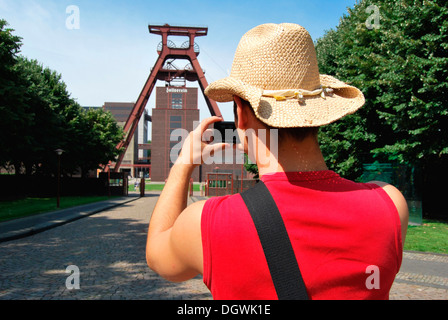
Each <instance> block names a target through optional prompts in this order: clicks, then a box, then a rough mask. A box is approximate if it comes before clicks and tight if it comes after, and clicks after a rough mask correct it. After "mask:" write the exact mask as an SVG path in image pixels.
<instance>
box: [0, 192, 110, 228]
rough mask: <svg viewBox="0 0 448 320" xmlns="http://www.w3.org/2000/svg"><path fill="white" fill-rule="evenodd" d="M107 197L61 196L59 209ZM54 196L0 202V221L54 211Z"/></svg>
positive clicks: (55, 208) (102, 199)
mask: <svg viewBox="0 0 448 320" xmlns="http://www.w3.org/2000/svg"><path fill="white" fill-rule="evenodd" d="M108 199H109V197H107V196H101V197H61V199H60V209H65V208H70V207H74V206H79V205H83V204H88V203H93V202H98V201H104V200H108ZM57 209H58V208H57V207H56V198H25V199H19V200H12V201H1V202H0V222H1V221H6V220H11V219H16V218H22V217H27V216H31V215H34V214H38V213H43V212H50V211H55V210H57Z"/></svg>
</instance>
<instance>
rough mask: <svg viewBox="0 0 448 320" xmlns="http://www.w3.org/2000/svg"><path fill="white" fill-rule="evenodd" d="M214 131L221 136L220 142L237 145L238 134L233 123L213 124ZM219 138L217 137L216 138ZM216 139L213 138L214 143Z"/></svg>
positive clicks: (238, 141) (238, 140)
mask: <svg viewBox="0 0 448 320" xmlns="http://www.w3.org/2000/svg"><path fill="white" fill-rule="evenodd" d="M213 126H214V129H215V130H217V131H218V132H219V133H220V134H221V142H224V143H231V144H238V143H240V139H239V137H238V132H237V131H236V126H235V122H232V121H221V122H215V123H214V125H213ZM218 138H219V137H218ZM216 139H217V137H215V140H214V141H216ZM216 142H219V141H216Z"/></svg>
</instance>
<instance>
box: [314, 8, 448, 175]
mask: <svg viewBox="0 0 448 320" xmlns="http://www.w3.org/2000/svg"><path fill="white" fill-rule="evenodd" d="M370 5H376V6H377V8H378V9H379V11H378V12H379V14H380V17H379V18H380V19H379V28H371V29H369V28H368V27H367V26H366V21H368V20H369V19H370V18H371V17H370V15H371V14H372V11H370V10H367V9H368V7H369V6H370ZM447 29H448V7H447V2H446V1H444V0H424V1H423V0H393V1H390V0H388V1H386V0H378V1H365V0H363V1H360V2H358V3H357V4H356V5H355V6H354V8H352V9H348V15H344V16H343V17H342V18H341V21H340V24H339V25H338V27H337V28H336V30H330V31H328V32H327V33H326V34H325V35H324V36H323V37H322V38H321V39H318V41H317V42H316V50H317V54H318V61H319V67H320V71H321V73H327V74H331V75H335V76H336V77H337V78H339V79H341V80H343V81H346V82H348V83H350V84H352V85H354V86H356V87H358V88H360V89H361V90H362V91H363V93H364V95H365V97H366V105H365V106H364V107H363V108H362V109H361V110H360V111H359V112H358V113H356V114H354V115H351V116H348V117H346V118H344V119H342V120H341V121H339V122H336V123H335V124H332V125H330V126H327V127H325V128H323V129H322V131H321V140H322V146H323V150H324V153H325V156H326V158H327V162H328V163H329V165H330V166H333V169H335V170H336V171H339V173H341V174H343V175H346V176H348V177H350V178H356V177H359V176H360V174H361V173H362V166H361V165H362V163H365V162H366V161H369V159H370V161H371V160H372V158H375V159H377V160H380V161H397V162H400V163H410V164H412V165H417V166H421V167H425V166H428V165H431V164H434V163H441V161H443V159H444V158H446V155H448V110H447V108H446V106H447V102H448V101H447V93H448V92H447V86H448V82H447V78H448V58H447V57H448V55H447V49H448V34H447Z"/></svg>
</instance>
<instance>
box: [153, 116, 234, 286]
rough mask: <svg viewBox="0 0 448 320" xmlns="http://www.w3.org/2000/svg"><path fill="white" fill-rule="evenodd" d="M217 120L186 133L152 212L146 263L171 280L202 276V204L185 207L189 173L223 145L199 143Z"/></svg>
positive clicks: (205, 121)
mask: <svg viewBox="0 0 448 320" xmlns="http://www.w3.org/2000/svg"><path fill="white" fill-rule="evenodd" d="M221 120H222V119H221V118H218V117H212V118H208V119H206V120H204V121H203V122H202V123H201V125H200V126H199V127H198V128H196V129H195V130H194V131H192V132H191V133H190V135H189V137H188V138H187V139H186V141H185V143H184V146H183V147H182V151H181V154H180V156H179V158H178V159H177V161H176V163H175V164H174V165H173V167H172V168H171V171H170V174H169V176H168V179H167V182H166V184H165V187H164V188H163V191H162V193H161V195H160V197H159V200H158V201H157V204H156V206H155V208H154V211H153V213H152V217H151V220H150V224H149V228H148V237H147V244H146V261H147V263H148V266H149V267H150V268H151V269H153V270H154V271H155V272H157V273H158V274H160V275H161V276H162V277H164V278H166V279H168V280H171V281H185V280H188V279H191V278H193V277H195V276H196V275H198V274H199V273H202V240H201V215H202V208H203V206H204V203H205V202H197V203H194V204H193V205H191V206H189V207H187V193H188V184H189V181H190V178H191V174H192V173H193V170H194V169H195V168H196V167H197V166H198V165H200V164H201V163H202V161H203V160H204V159H202V154H211V153H213V150H220V149H221V150H222V149H223V148H224V147H226V146H227V145H226V144H221V143H217V144H214V145H211V144H207V143H205V142H204V141H202V135H203V133H204V132H205V130H206V129H207V128H208V126H209V125H210V124H212V123H213V122H217V121H221ZM204 150H205V151H206V152H203V151H204Z"/></svg>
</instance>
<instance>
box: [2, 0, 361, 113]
mask: <svg viewBox="0 0 448 320" xmlns="http://www.w3.org/2000/svg"><path fill="white" fill-rule="evenodd" d="M355 2H356V0H318V1H312V0H274V1H272V0H270V1H267V0H258V1H253V0H239V1H238V0H228V1H218V0H188V1H186V0H171V1H163V0H159V1H153V0H147V1H144V0H134V1H129V0H128V1H118V0H108V1H106V0H68V1H66V0H0V18H2V19H6V20H7V21H8V23H9V24H10V27H11V28H13V29H15V34H16V35H18V36H21V37H22V38H23V40H22V41H23V46H22V54H23V55H24V56H26V57H28V58H30V59H37V60H38V61H39V62H41V63H42V64H44V65H45V66H47V67H49V68H51V69H53V70H55V71H57V72H58V73H60V74H62V79H63V81H64V82H65V83H66V84H67V87H68V90H69V91H70V92H71V94H72V97H73V98H75V99H77V101H78V102H79V103H80V104H81V105H83V106H102V105H103V103H104V102H106V101H113V102H134V101H136V100H137V98H138V95H139V94H140V91H141V90H142V88H143V85H144V84H145V81H146V79H147V77H148V75H149V73H150V70H151V68H152V67H153V65H154V63H155V62H156V59H157V52H156V48H157V44H158V43H159V42H160V41H161V38H160V36H157V35H152V34H149V32H148V24H164V23H169V24H172V25H193V26H206V27H208V35H207V36H206V37H200V38H197V39H196V42H197V44H198V45H199V47H200V49H201V54H200V55H199V57H198V59H199V62H200V64H201V66H202V68H203V69H205V71H206V73H205V76H206V78H207V81H208V82H209V83H211V82H213V81H215V80H218V79H220V78H223V77H225V76H227V75H228V72H230V68H231V65H232V60H233V55H234V52H235V49H236V47H237V45H238V42H239V40H240V39H241V36H242V35H243V34H244V33H245V32H247V31H248V30H250V29H251V28H253V27H255V26H257V25H259V24H262V23H282V22H292V23H297V24H300V25H302V26H303V27H305V28H306V29H307V30H308V31H309V32H310V34H311V36H312V38H313V39H314V40H316V39H318V38H319V37H321V36H322V35H324V33H325V31H326V30H329V29H332V28H335V27H336V26H337V25H338V23H339V19H340V18H341V17H342V15H343V14H345V13H347V7H353V5H354V4H355ZM70 5H75V6H77V7H78V8H79V21H80V25H79V29H68V28H67V27H66V20H67V18H69V16H70V13H67V12H66V9H67V7H68V6H70ZM173 40H174V39H173ZM181 41H182V42H183V39H182V40H181ZM175 64H176V63H175ZM183 64H186V63H184V62H183V61H180V62H179V63H178V66H179V67H183ZM157 85H164V83H162V82H160V81H159V82H158V83H157ZM187 85H189V86H194V87H197V84H196V83H187ZM154 96H155V91H153V93H152V95H151V99H150V100H149V102H148V105H147V106H146V108H147V109H148V111H149V113H151V111H150V110H151V108H153V107H154ZM199 107H200V110H201V118H204V117H207V116H209V115H210V114H209V111H208V109H207V107H206V105H205V101H204V99H203V98H202V95H200V98H199ZM219 107H220V109H221V112H222V113H223V116H224V118H225V120H233V113H232V110H231V107H230V105H229V104H219Z"/></svg>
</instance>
